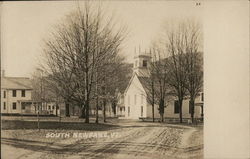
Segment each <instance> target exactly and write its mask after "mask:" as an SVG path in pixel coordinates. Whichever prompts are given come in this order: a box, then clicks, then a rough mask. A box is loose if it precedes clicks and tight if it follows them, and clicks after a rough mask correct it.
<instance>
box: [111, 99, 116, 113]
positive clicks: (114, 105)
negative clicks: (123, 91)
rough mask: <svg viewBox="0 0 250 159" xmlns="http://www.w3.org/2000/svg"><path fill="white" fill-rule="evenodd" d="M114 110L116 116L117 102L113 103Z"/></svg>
mask: <svg viewBox="0 0 250 159" xmlns="http://www.w3.org/2000/svg"><path fill="white" fill-rule="evenodd" d="M112 108H113V112H114V116H116V102H115V101H114V102H113V106H112Z"/></svg>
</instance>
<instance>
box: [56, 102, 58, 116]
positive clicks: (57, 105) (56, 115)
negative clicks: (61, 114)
mask: <svg viewBox="0 0 250 159" xmlns="http://www.w3.org/2000/svg"><path fill="white" fill-rule="evenodd" d="M57 111H58V104H57V103H56V116H58V113H57Z"/></svg>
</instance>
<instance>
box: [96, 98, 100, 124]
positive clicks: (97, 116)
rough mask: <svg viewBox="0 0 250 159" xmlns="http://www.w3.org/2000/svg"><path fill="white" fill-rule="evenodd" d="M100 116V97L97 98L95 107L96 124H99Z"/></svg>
mask: <svg viewBox="0 0 250 159" xmlns="http://www.w3.org/2000/svg"><path fill="white" fill-rule="evenodd" d="M98 118H99V115H98V97H96V107H95V123H98V120H99V119H98Z"/></svg>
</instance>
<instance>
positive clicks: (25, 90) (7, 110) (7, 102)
mask: <svg viewBox="0 0 250 159" xmlns="http://www.w3.org/2000/svg"><path fill="white" fill-rule="evenodd" d="M32 91H33V88H32V84H31V79H30V78H27V77H6V76H5V74H4V71H2V74H1V113H2V114H10V115H11V114H12V115H14V114H29V115H32V114H37V109H38V105H41V107H40V108H39V109H40V114H46V115H49V114H54V115H56V114H60V111H59V110H57V111H58V112H56V105H55V102H43V103H41V102H40V101H34V100H33V99H32Z"/></svg>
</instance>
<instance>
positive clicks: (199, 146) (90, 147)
mask: <svg viewBox="0 0 250 159" xmlns="http://www.w3.org/2000/svg"><path fill="white" fill-rule="evenodd" d="M81 132H83V131H81ZM5 133H7V130H6V131H5ZM8 133H11V132H8ZM102 133H103V132H102ZM108 133H116V134H117V136H115V137H112V138H105V137H103V138H98V137H90V138H73V137H70V138H66V139H65V138H58V139H57V140H54V141H53V142H42V141H40V142H39V141H36V142H32V140H27V141H26V140H15V139H13V138H9V137H4V138H3V139H2V152H3V156H2V158H4V159H5V158H8V159H11V158H19V159H21V158H31V159H33V158H40V159H51V158H58V159H62V158H65V159H66V158H68V159H69V158H70V159H78V158H79V159H80V158H114V159H115V158H118V159H120V158H121V159H128V158H129V159H133V158H137V159H140V158H143V159H149V158H158V159H160V158H170V159H175V158H176V159H177V158H192V159H195V158H197V159H199V158H202V156H203V143H202V142H203V141H202V138H203V135H202V134H203V133H202V127H201V128H193V127H188V126H179V125H170V124H169V125H166V124H160V123H123V124H121V126H120V127H119V128H117V129H113V130H108ZM13 152H14V153H13ZM15 152H16V153H15Z"/></svg>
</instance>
